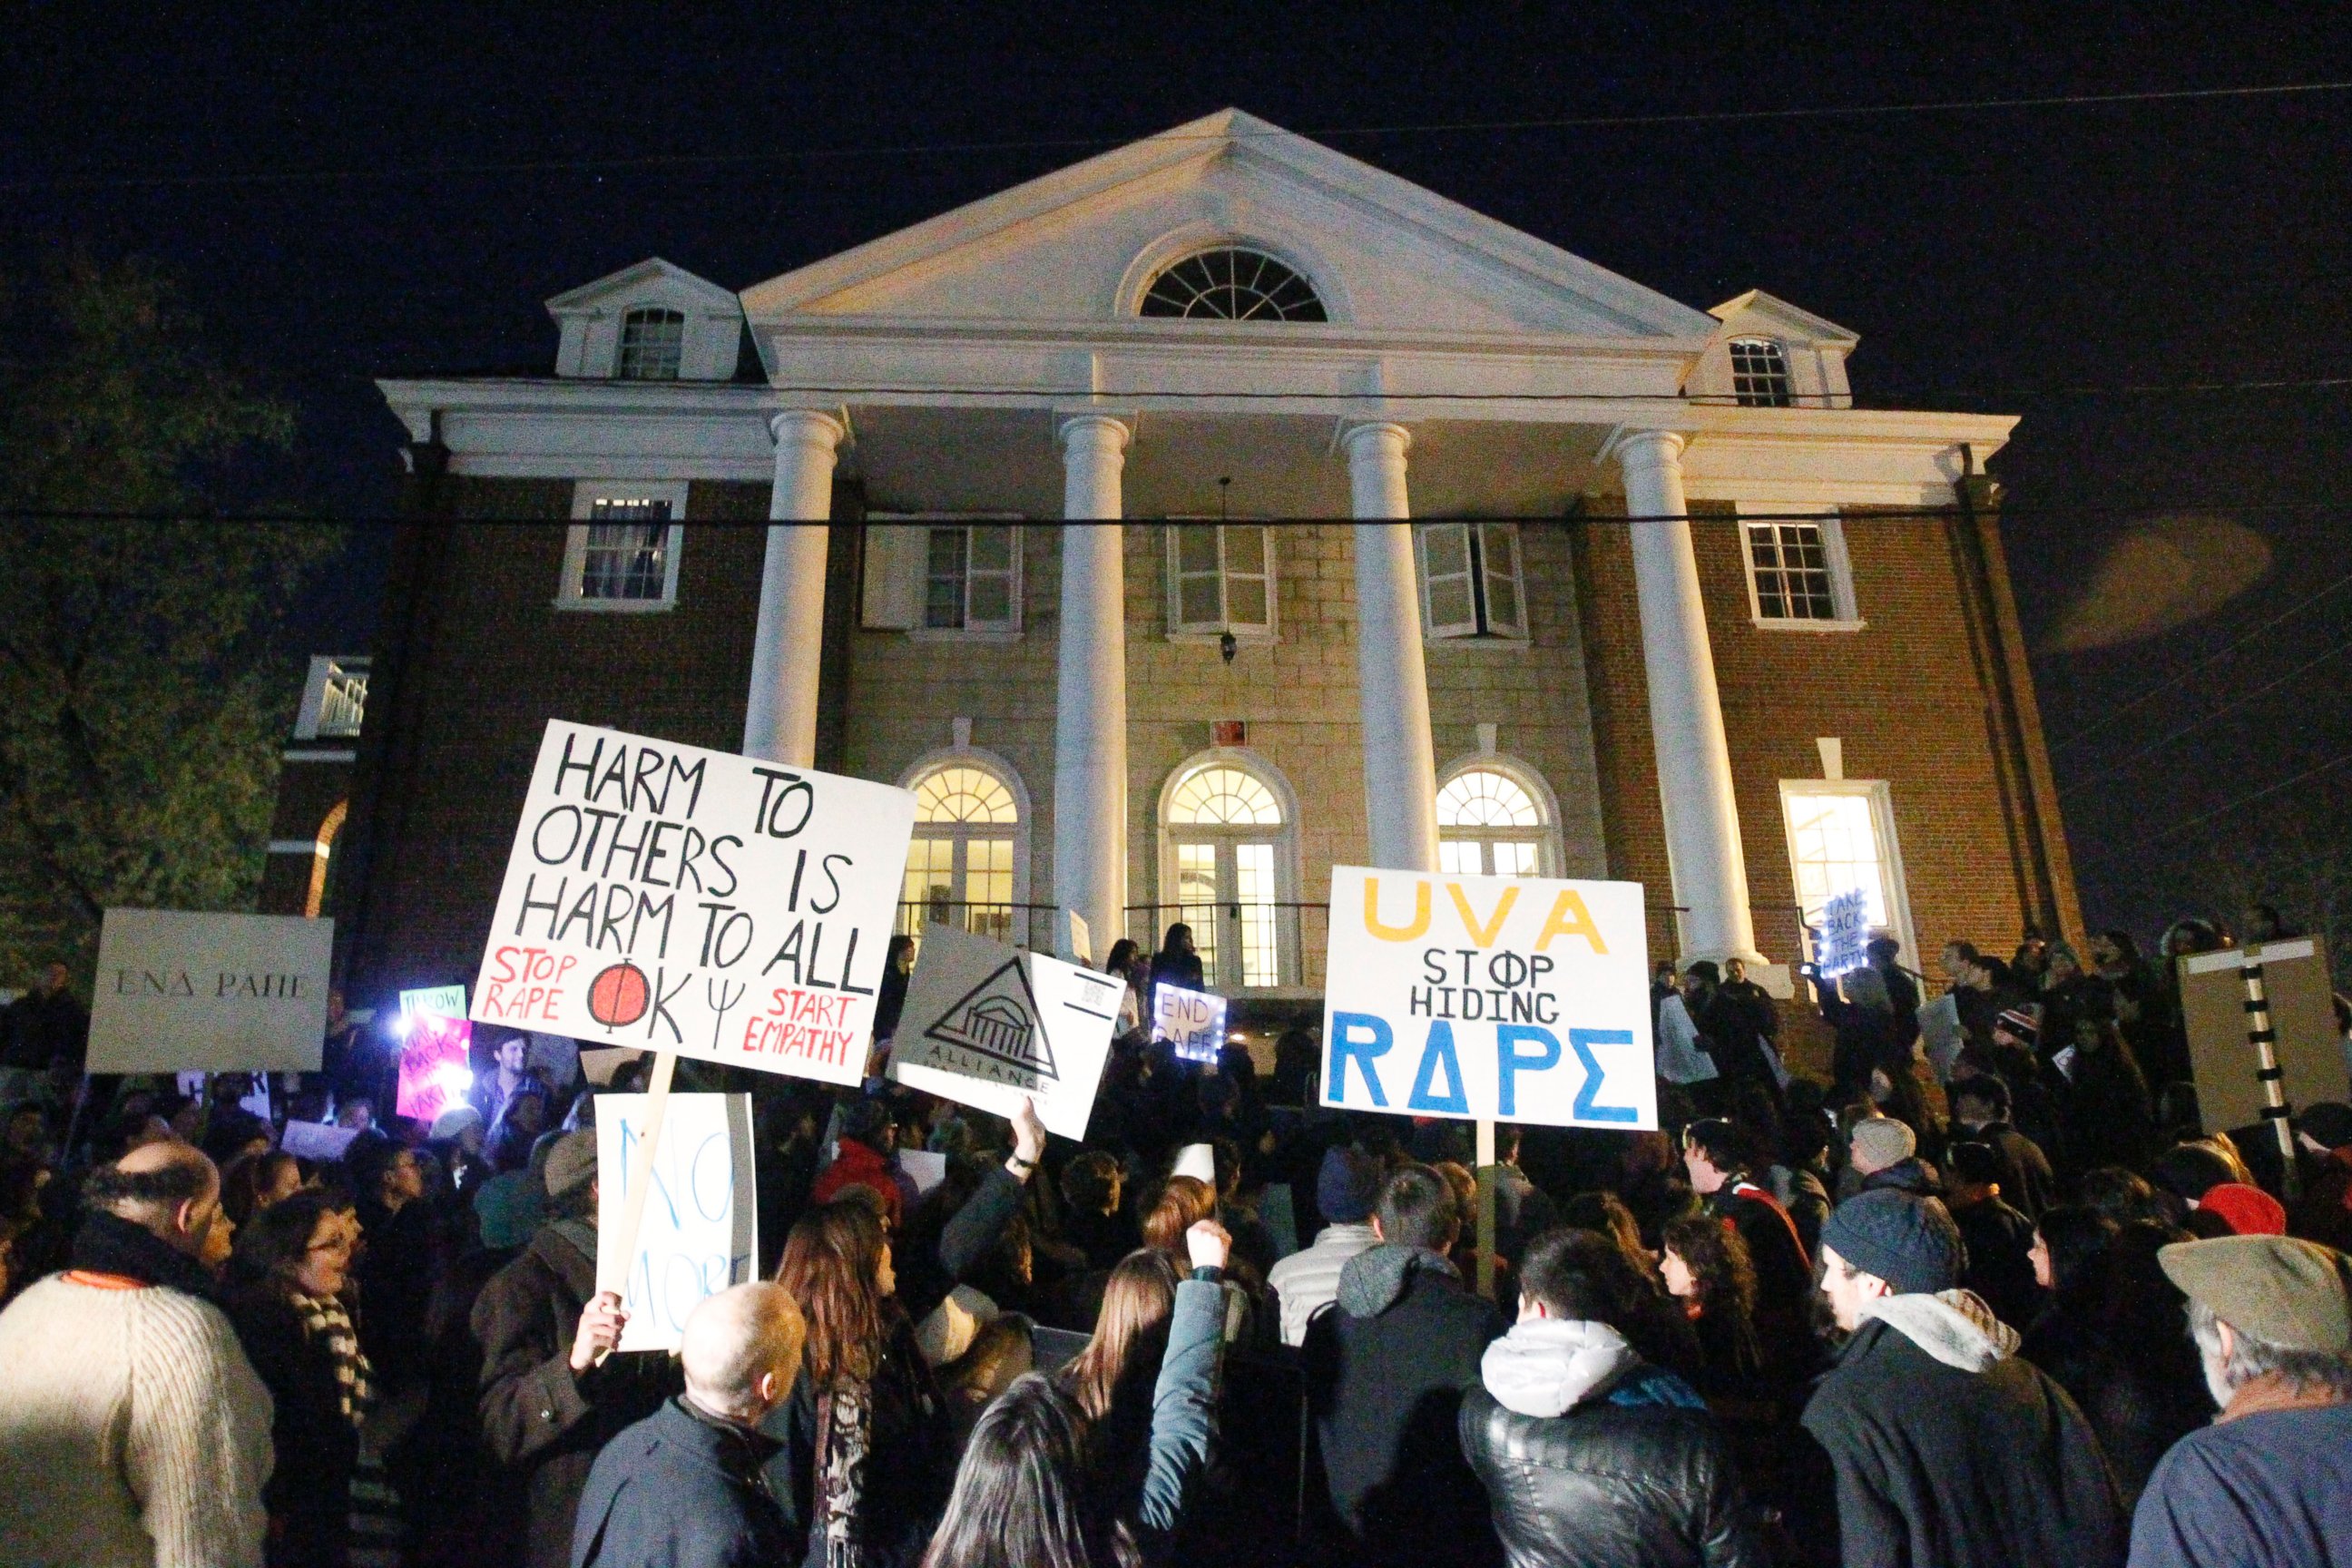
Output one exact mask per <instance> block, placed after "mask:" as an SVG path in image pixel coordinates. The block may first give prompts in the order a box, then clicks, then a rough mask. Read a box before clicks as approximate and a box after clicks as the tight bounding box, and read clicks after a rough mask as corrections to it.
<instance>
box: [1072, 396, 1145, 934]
mask: <svg viewBox="0 0 2352 1568" xmlns="http://www.w3.org/2000/svg"><path fill="white" fill-rule="evenodd" d="M1059 436H1060V439H1061V444H1062V516H1063V517H1064V518H1065V519H1066V520H1069V521H1072V522H1074V523H1091V524H1094V526H1092V527H1077V526H1071V527H1066V528H1064V529H1063V530H1062V628H1061V647H1060V650H1059V653H1058V656H1057V662H1056V665H1055V692H1054V699H1055V700H1054V901H1055V903H1057V904H1063V905H1066V906H1067V907H1068V908H1070V909H1072V910H1076V911H1077V913H1078V915H1079V916H1080V917H1081V918H1082V919H1084V920H1085V921H1086V922H1087V935H1088V938H1089V940H1090V941H1091V942H1092V943H1093V946H1094V955H1095V959H1096V961H1097V963H1099V962H1100V961H1101V959H1102V956H1103V954H1104V953H1106V952H1109V951H1110V944H1111V943H1112V942H1117V941H1118V939H1119V938H1120V937H1122V936H1124V935H1126V934H1127V831H1128V824H1127V602H1126V601H1127V588H1126V584H1127V574H1126V563H1125V559H1124V556H1123V553H1122V552H1123V551H1124V550H1125V547H1126V543H1125V534H1126V528H1125V525H1124V524H1123V523H1121V522H1119V521H1118V519H1119V518H1120V517H1121V516H1123V515H1124V510H1123V506H1124V503H1123V500H1122V499H1121V496H1120V490H1119V479H1120V474H1121V471H1122V470H1123V469H1124V468H1126V466H1127V442H1128V437H1129V429H1128V427H1127V426H1125V425H1123V424H1121V423H1120V422H1119V421H1118V420H1116V419H1113V418H1111V417H1109V416H1107V415H1100V414H1088V415H1082V416H1079V417H1077V418H1075V419H1067V420H1065V421H1063V423H1062V426H1061V430H1060V432H1059Z"/></svg>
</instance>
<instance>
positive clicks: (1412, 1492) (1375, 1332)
mask: <svg viewBox="0 0 2352 1568" xmlns="http://www.w3.org/2000/svg"><path fill="white" fill-rule="evenodd" d="M1504 1327H1505V1324H1504V1322H1503V1317H1502V1314H1501V1313H1499V1312H1497V1311H1496V1310H1495V1304H1494V1303H1493V1302H1491V1301H1488V1300H1485V1299H1484V1298H1482V1297H1479V1296H1477V1295H1475V1294H1473V1293H1472V1292H1471V1291H1470V1290H1468V1289H1465V1287H1464V1286H1463V1284H1462V1279H1461V1276H1460V1275H1459V1273H1458V1272H1457V1271H1456V1270H1455V1269H1454V1266H1453V1265H1452V1264H1450V1263H1448V1262H1447V1261H1446V1260H1445V1259H1444V1258H1440V1257H1438V1256H1437V1255H1436V1254H1435V1253H1433V1252H1425V1251H1423V1250H1422V1249H1420V1248H1418V1247H1400V1246H1393V1245H1383V1246H1380V1247H1373V1248H1372V1249H1371V1250H1370V1251H1369V1252H1363V1253H1359V1254H1358V1255H1357V1256H1356V1257H1354V1258H1349V1260H1348V1263H1347V1266H1346V1267H1345V1268H1342V1269H1341V1270H1340V1272H1339V1298H1338V1300H1336V1301H1334V1302H1333V1303H1332V1304H1331V1305H1330V1306H1328V1307H1325V1308H1324V1309H1323V1310H1321V1311H1319V1312H1318V1313H1317V1314H1316V1315H1315V1317H1314V1319H1313V1320H1312V1321H1310V1322H1309V1323H1308V1324H1307V1341H1306V1343H1305V1345H1304V1346H1303V1347H1302V1349H1301V1352H1300V1353H1301V1360H1302V1365H1303V1369H1304V1371H1305V1373H1306V1378H1307V1402H1308V1405H1309V1408H1310V1409H1311V1411H1312V1412H1313V1415H1314V1420H1315V1429H1316V1436H1317V1438H1318V1441H1319V1442H1320V1444H1321V1447H1322V1451H1323V1468H1324V1472H1325V1474H1326V1475H1328V1477H1329V1479H1330V1486H1331V1504H1332V1507H1333V1509H1334V1510H1336V1511H1337V1512H1338V1514H1339V1521H1340V1523H1341V1524H1342V1525H1343V1526H1344V1527H1345V1528H1346V1529H1347V1531H1348V1532H1349V1534H1350V1535H1351V1536H1353V1537H1354V1538H1355V1540H1356V1541H1357V1542H1358V1543H1359V1544H1360V1550H1361V1551H1362V1552H1364V1553H1365V1555H1366V1556H1367V1558H1368V1559H1370V1560H1374V1561H1381V1562H1393V1563H1462V1562H1477V1561H1481V1560H1491V1559H1492V1557H1493V1555H1494V1552H1495V1548H1494V1542H1493V1541H1492V1539H1491V1536H1490V1533H1489V1530H1490V1527H1489V1525H1488V1522H1487V1521H1486V1510H1485V1509H1484V1508H1482V1507H1480V1506H1479V1491H1478V1489H1477V1487H1476V1486H1475V1485H1473V1484H1472V1481H1471V1477H1470V1473H1469V1470H1468V1468H1467V1466H1466V1464H1465V1461H1464V1459H1463V1458H1462V1446H1461V1441H1460V1438H1459V1437H1458V1436H1457V1435H1456V1432H1455V1424H1456V1421H1457V1420H1458V1418H1459V1416H1460V1415H1461V1410H1462V1396H1463V1394H1465V1392H1466V1391H1468V1390H1469V1389H1472V1388H1475V1387H1476V1386H1477V1384H1478V1363H1479V1357H1480V1356H1481V1355H1482V1354H1483V1353H1484V1352H1485V1351H1486V1346H1487V1344H1488V1343H1489V1342H1492V1341H1493V1340H1495V1339H1496V1337H1498V1336H1499V1335H1500V1334H1501V1333H1502V1332H1503V1330H1504Z"/></svg>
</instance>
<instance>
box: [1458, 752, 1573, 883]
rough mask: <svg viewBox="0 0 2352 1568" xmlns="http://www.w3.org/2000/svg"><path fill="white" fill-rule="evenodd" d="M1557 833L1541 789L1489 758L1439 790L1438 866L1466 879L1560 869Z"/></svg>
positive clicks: (1537, 874) (1538, 873) (1538, 874)
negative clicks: (1539, 792)
mask: <svg viewBox="0 0 2352 1568" xmlns="http://www.w3.org/2000/svg"><path fill="white" fill-rule="evenodd" d="M1558 864H1559V834H1558V831H1557V830H1556V828H1555V827H1554V826H1553V823H1552V820H1551V813H1550V809H1549V806H1547V805H1545V804H1544V802H1543V801H1542V800H1541V799H1540V798H1539V797H1538V795H1537V792H1536V791H1535V790H1533V789H1531V788H1529V787H1528V784H1525V783H1522V782H1521V781H1520V780H1519V779H1517V778H1516V777H1514V776H1513V775H1512V773H1509V772H1507V771H1505V768H1504V765H1503V764H1501V763H1496V762H1495V761H1493V760H1492V759H1487V760H1484V761H1480V762H1477V763H1471V764H1469V765H1468V766H1465V767H1464V768H1462V769H1461V770H1460V771H1459V772H1457V773H1454V776H1453V777H1451V778H1449V779H1447V780H1446V781H1445V783H1444V784H1443V785H1442V786H1440V788H1439V789H1438V792H1437V868H1438V869H1439V870H1441V871H1448V872H1452V873H1454V875H1456V876H1464V877H1543V876H1552V875H1556V874H1557V873H1556V872H1555V871H1553V869H1552V868H1553V867H1555V866H1557V865H1558Z"/></svg>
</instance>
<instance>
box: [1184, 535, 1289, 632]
mask: <svg viewBox="0 0 2352 1568" xmlns="http://www.w3.org/2000/svg"><path fill="white" fill-rule="evenodd" d="M1156 521H1158V523H1159V525H1160V532H1161V534H1162V535H1163V536H1164V539H1163V543H1164V547H1165V553H1166V558H1167V576H1168V595H1167V599H1168V634H1167V635H1168V640H1169V641H1170V642H1181V643H1209V644H1214V643H1216V642H1218V641H1219V640H1221V639H1222V638H1223V637H1224V635H1225V634H1226V633H1227V632H1229V631H1230V632H1231V633H1232V634H1233V637H1234V641H1235V642H1236V643H1239V644H1241V645H1243V646H1244V647H1268V646H1270V645H1272V644H1275V643H1277V642H1280V641H1281V640H1282V563H1281V562H1280V561H1279V560H1278V559H1277V558H1276V553H1275V539H1276V535H1277V534H1278V533H1279V530H1277V529H1276V528H1275V527H1274V526H1273V525H1271V524H1270V523H1267V522H1265V521H1263V520H1261V519H1258V518H1252V517H1163V518H1160V519H1157V520H1156ZM1205 524H1213V525H1215V526H1216V527H1217V529H1218V530H1219V532H1218V534H1217V608H1218V610H1219V612H1220V615H1219V617H1218V619H1216V620H1215V621H1188V620H1186V619H1184V606H1183V588H1184V585H1183V573H1182V569H1181V554H1180V551H1181V546H1180V544H1179V542H1178V540H1179V536H1180V531H1181V530H1182V529H1185V528H1198V527H1201V526H1202V525H1205ZM1229 528H1255V529H1256V530H1257V531H1258V537H1259V538H1260V539H1261V540H1262V541H1263V542H1264V544H1263V548H1264V550H1265V556H1264V560H1265V621H1264V622H1263V623H1260V622H1255V621H1249V622H1241V623H1236V622H1235V621H1234V619H1233V584H1232V581H1231V578H1232V573H1231V571H1230V570H1229V569H1228V568H1227V567H1226V565H1225V535H1224V533H1223V530H1225V529H1229Z"/></svg>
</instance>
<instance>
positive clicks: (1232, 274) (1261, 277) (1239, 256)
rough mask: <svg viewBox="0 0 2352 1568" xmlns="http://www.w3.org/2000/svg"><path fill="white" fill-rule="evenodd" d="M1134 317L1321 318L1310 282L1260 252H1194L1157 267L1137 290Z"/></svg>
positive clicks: (1234, 248)
mask: <svg viewBox="0 0 2352 1568" xmlns="http://www.w3.org/2000/svg"><path fill="white" fill-rule="evenodd" d="M1136 314H1137V315H1139V316H1205V317H1210V318H1213V319H1214V320H1217V321H1328V320H1330V318H1329V317H1328V316H1327V315H1326V314H1325V313H1324V310H1323V301H1322V300H1320V299H1319V298H1318V297H1317V295H1316V293H1315V286H1314V285H1313V284H1312V283H1309V282H1308V281H1307V279H1305V278H1304V277H1302V276H1300V274H1299V273H1298V271H1297V268H1293V267H1291V266H1290V265H1289V264H1288V263H1286V262H1282V261H1277V260H1276V259H1275V258H1273V257H1271V256H1268V255H1267V254H1266V253H1265V251H1263V250H1248V249H1244V248H1243V247H1239V246H1225V247H1220V248H1218V249H1215V250H1200V251H1195V252H1193V253H1192V255H1190V256H1188V257H1186V258H1183V259H1182V260H1181V261H1178V262H1176V263H1174V264H1173V265H1171V266H1170V267H1168V268H1165V269H1163V270H1162V271H1161V272H1160V276H1159V277H1157V278H1154V279H1152V280H1151V287H1150V288H1149V289H1145V290H1144V291H1143V300H1142V303H1141V304H1139V306H1137V307H1136Z"/></svg>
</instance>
